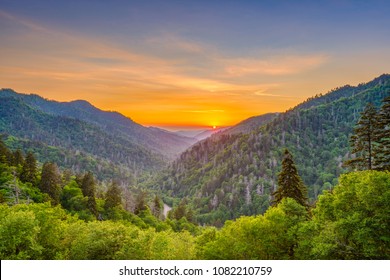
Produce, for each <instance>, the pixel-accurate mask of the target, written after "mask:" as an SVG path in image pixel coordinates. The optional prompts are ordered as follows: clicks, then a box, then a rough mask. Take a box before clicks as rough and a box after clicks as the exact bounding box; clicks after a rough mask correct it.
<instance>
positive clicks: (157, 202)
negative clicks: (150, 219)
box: [152, 195, 162, 218]
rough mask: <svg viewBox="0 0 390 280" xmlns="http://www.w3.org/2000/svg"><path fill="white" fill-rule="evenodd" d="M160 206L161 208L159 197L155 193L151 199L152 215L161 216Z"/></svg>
mask: <svg viewBox="0 0 390 280" xmlns="http://www.w3.org/2000/svg"><path fill="white" fill-rule="evenodd" d="M161 208H162V201H161V199H160V198H159V197H158V196H157V195H156V196H155V197H154V199H153V209H152V212H153V215H154V216H155V217H156V218H160V217H161Z"/></svg>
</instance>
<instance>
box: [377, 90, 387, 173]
mask: <svg viewBox="0 0 390 280" xmlns="http://www.w3.org/2000/svg"><path fill="white" fill-rule="evenodd" d="M389 94H390V92H389ZM378 128H379V132H378V137H379V139H378V145H377V146H376V155H377V165H378V169H380V170H390V95H389V96H387V97H386V98H385V99H383V104H382V107H381V109H380V111H379V113H378Z"/></svg>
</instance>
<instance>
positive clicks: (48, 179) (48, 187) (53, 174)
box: [39, 162, 61, 205]
mask: <svg viewBox="0 0 390 280" xmlns="http://www.w3.org/2000/svg"><path fill="white" fill-rule="evenodd" d="M60 183H61V176H60V173H59V170H58V167H57V165H56V164H55V163H52V162H46V163H44V164H43V166H42V175H41V181H40V183H39V188H40V190H41V191H42V192H43V193H46V194H48V195H49V196H50V199H51V201H52V203H53V204H54V205H57V204H58V203H60V196H61V185H60Z"/></svg>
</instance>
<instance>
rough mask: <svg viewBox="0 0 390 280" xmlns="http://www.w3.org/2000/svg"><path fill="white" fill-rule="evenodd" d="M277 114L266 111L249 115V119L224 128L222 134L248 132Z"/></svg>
mask: <svg viewBox="0 0 390 280" xmlns="http://www.w3.org/2000/svg"><path fill="white" fill-rule="evenodd" d="M278 115H279V113H268V114H264V115H260V116H255V117H251V118H249V119H246V120H244V121H242V122H240V123H239V124H237V125H235V126H232V127H230V128H228V129H226V130H225V131H224V132H223V133H224V134H238V133H244V134H246V133H250V132H251V131H253V130H254V129H256V128H258V127H259V126H262V125H264V124H266V123H268V122H270V121H271V120H273V119H274V118H275V117H277V116H278Z"/></svg>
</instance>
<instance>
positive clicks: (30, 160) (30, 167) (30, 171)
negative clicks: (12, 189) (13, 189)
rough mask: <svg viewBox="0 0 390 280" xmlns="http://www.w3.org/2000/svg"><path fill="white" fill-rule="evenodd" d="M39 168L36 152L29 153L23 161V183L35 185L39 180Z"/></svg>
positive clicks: (21, 178)
mask: <svg viewBox="0 0 390 280" xmlns="http://www.w3.org/2000/svg"><path fill="white" fill-rule="evenodd" d="M37 170H38V168H37V160H36V159H35V157H34V154H33V153H31V152H29V153H27V155H26V159H25V160H24V162H23V166H22V172H21V174H20V180H21V181H22V182H23V183H31V184H33V185H35V184H36V182H37Z"/></svg>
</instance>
